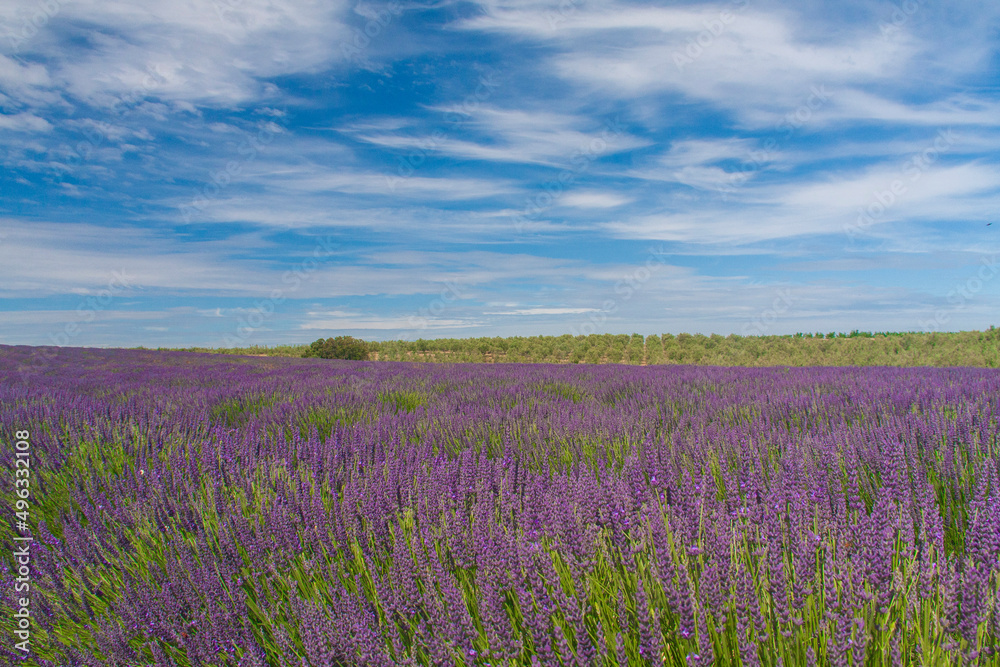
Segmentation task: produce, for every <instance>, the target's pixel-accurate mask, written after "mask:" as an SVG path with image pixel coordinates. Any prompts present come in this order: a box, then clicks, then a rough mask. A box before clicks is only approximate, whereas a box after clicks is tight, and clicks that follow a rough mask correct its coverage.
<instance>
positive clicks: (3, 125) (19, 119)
mask: <svg viewBox="0 0 1000 667" xmlns="http://www.w3.org/2000/svg"><path fill="white" fill-rule="evenodd" d="M0 130H14V131H15V132H49V131H51V130H52V124H51V123H49V121H47V120H45V119H44V118H39V117H38V116H36V115H35V114H32V113H19V114H11V115H7V114H0Z"/></svg>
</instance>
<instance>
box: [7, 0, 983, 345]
mask: <svg viewBox="0 0 1000 667" xmlns="http://www.w3.org/2000/svg"><path fill="white" fill-rule="evenodd" d="M998 44H1000V5H996V4H995V3H986V2H978V3H977V2H953V3H948V4H947V5H943V6H942V5H941V4H940V3H929V2H924V1H919V0H905V1H904V2H903V3H901V4H892V3H889V2H871V1H868V0H866V1H865V2H852V1H850V0H848V1H846V2H840V3H836V4H830V3H821V2H816V1H810V0H806V1H805V2H795V3H792V2H763V1H760V0H734V1H731V2H722V3H670V4H643V3H627V2H586V1H585V0H557V1H553V2H518V1H516V0H511V1H509V2H492V1H484V2H449V1H448V0H444V1H441V2H433V3H432V2H424V3H410V2H387V3H380V2H376V3H353V2H352V3H341V2H336V1H334V2H267V1H264V0H214V1H202V0H189V1H187V2H177V3H163V2H159V0H132V1H130V2H125V1H114V0H110V1H109V0H72V1H70V0H65V1H63V0H46V1H43V2H37V1H35V0H13V1H11V0H8V1H7V2H4V3H3V5H2V6H0V159H2V161H3V172H2V174H0V191H2V198H0V267H2V268H0V343H11V344H37V345H46V344H62V345H75V346H92V345H100V346H119V345H128V346H131V345H146V346H183V345H210V346H231V345H240V346H243V345H255V344H256V345H273V344H278V343H296V342H309V341H312V340H315V339H316V338H319V337H326V336H330V335H338V334H351V335H355V336H361V337H363V338H367V339H380V340H381V339H400V338H405V339H415V338H419V337H423V338H437V337H452V336H454V337H468V336H482V335H503V336H507V335H537V334H563V333H575V334H579V333H593V332H597V333H603V332H610V333H630V332H639V333H643V334H651V333H663V332H672V333H679V332H683V331H686V332H701V333H712V332H715V333H721V334H730V333H736V334H775V333H794V332H797V331H810V332H812V331H822V332H827V331H850V330H852V329H861V330H905V331H921V330H923V331H930V330H941V331H955V330H962V329H984V328H988V327H989V326H990V325H991V324H998V325H1000V316H998V313H1000V278H997V274H1000V263H998V256H1000V236H998V235H1000V219H998V218H1000V216H998V211H1000V155H998V148H1000V52H998ZM993 222H996V223H997V224H992V225H990V224H988V223H993Z"/></svg>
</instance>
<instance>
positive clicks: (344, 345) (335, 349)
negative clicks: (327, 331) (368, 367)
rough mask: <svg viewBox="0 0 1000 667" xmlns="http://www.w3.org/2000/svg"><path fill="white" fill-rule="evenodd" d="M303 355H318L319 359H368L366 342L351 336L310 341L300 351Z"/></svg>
mask: <svg viewBox="0 0 1000 667" xmlns="http://www.w3.org/2000/svg"><path fill="white" fill-rule="evenodd" d="M302 356H303V357H319V358H320V359H351V360H353V361H365V360H367V359H368V344H367V343H365V341H363V340H360V339H358V338H353V337H351V336H337V337H336V338H326V339H324V338H320V339H319V340H317V341H315V342H314V343H312V344H311V345H310V346H309V348H308V349H307V350H306V351H305V352H303V353H302Z"/></svg>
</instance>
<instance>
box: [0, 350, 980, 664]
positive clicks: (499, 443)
mask: <svg viewBox="0 0 1000 667" xmlns="http://www.w3.org/2000/svg"><path fill="white" fill-rule="evenodd" d="M998 421H1000V373H997V372H996V371H988V370H976V369H905V370H904V369H874V368H869V369H834V368H826V369H815V368H813V369H784V368H778V369H746V368H744V369H727V368H697V367H669V368H635V367H618V366H607V367H605V366H588V367H582V368H581V367H564V366H550V365H510V366H474V365H456V366H445V367H436V366H430V365H411V364H401V363H400V364H396V363H380V364H372V363H353V362H327V361H321V360H298V359H250V358H219V357H212V356H207V355H205V356H203V355H195V354H189V353H152V352H142V351H98V350H61V351H59V352H58V353H45V354H44V355H41V356H40V353H39V351H38V350H31V349H29V348H9V347H7V348H0V428H2V429H3V433H2V435H3V445H2V449H0V456H2V459H3V461H2V463H3V465H4V467H5V469H8V470H10V469H12V468H13V463H12V459H13V452H12V450H11V447H10V443H11V442H12V440H11V437H12V435H13V432H14V430H15V429H30V430H31V432H32V433H33V434H34V435H33V457H34V460H33V465H34V478H33V479H34V483H35V488H34V492H33V493H34V496H33V502H34V503H35V507H34V508H33V512H34V516H35V517H36V518H40V519H41V520H40V521H38V526H37V529H36V531H35V533H36V538H37V542H36V544H35V550H34V552H33V562H32V568H33V570H34V575H33V576H34V577H35V578H34V579H33V589H32V591H33V595H34V598H33V602H32V604H33V621H34V623H35V624H36V626H37V631H36V632H35V634H34V640H33V641H34V642H35V643H34V646H33V656H34V657H33V658H32V660H30V661H29V662H28V663H27V664H39V665H42V664H44V665H67V664H87V665H103V664H108V665H170V664H175V665H192V666H194V665H237V664H240V665H264V664H269V665H292V664H294V665H299V664H302V665H311V666H319V665H397V664H404V665H487V664H490V665H532V664H539V665H560V664H561V665H567V666H568V665H624V664H630V665H640V664H678V665H680V664H718V665H737V664H745V665H753V664H766V665H778V664H782V665H797V664H813V663H815V664H832V665H848V664H850V665H862V664H864V665H869V664H871V665H882V664H885V665H895V664H914V665H915V664H920V665H933V664H958V663H960V662H962V661H963V660H964V661H966V662H968V663H971V664H997V662H1000V644H998V642H1000V625H998V622H1000V609H998V589H1000V511H998V507H1000V457H998V449H997V448H998V445H1000V441H998ZM2 489H3V492H2V494H0V512H2V513H3V515H4V517H12V516H13V503H14V496H13V494H12V493H11V491H12V489H11V488H10V484H9V483H7V482H6V481H5V482H4V485H3V486H2ZM14 534H15V533H14V531H13V529H12V527H11V526H10V525H8V522H7V521H3V522H0V541H2V542H3V552H2V556H0V558H2V563H3V564H2V575H0V579H2V581H0V593H2V596H3V597H2V600H0V605H2V606H4V607H6V608H9V609H13V608H14V607H15V597H16V596H15V595H14V593H13V586H12V584H13V580H14V577H15V573H14V570H13V559H12V558H11V557H10V554H11V553H12V549H11V548H10V547H11V545H12V544H13V541H12V540H13V536H14ZM11 623H12V621H11V614H10V613H8V611H7V610H6V609H5V611H4V614H3V620H2V621H0V624H3V631H4V633H5V634H6V635H7V636H8V637H9V636H11V635H10V633H11V632H12V629H13V628H12V625H11ZM3 650H4V651H6V654H5V655H6V656H7V657H9V658H11V659H12V660H13V659H16V658H17V657H18V655H17V654H16V653H15V651H13V650H11V649H10V648H9V643H7V644H5V646H4V649H3Z"/></svg>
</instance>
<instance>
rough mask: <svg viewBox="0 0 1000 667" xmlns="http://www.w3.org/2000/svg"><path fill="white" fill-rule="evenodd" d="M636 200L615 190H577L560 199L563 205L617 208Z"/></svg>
mask: <svg viewBox="0 0 1000 667" xmlns="http://www.w3.org/2000/svg"><path fill="white" fill-rule="evenodd" d="M632 201H634V199H633V198H632V197H629V196H627V195H621V194H617V193H614V192H596V191H577V192H567V193H566V194H564V195H563V196H562V197H561V198H560V199H559V204H560V205H561V206H572V207H574V208H584V209H586V208H598V209H604V208H617V207H618V206H624V205H625V204H628V203H631V202H632Z"/></svg>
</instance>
